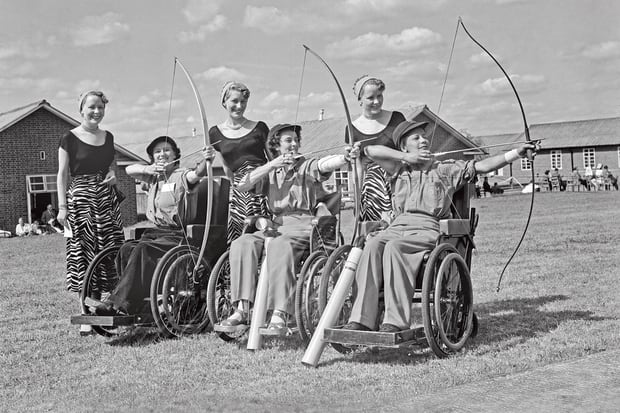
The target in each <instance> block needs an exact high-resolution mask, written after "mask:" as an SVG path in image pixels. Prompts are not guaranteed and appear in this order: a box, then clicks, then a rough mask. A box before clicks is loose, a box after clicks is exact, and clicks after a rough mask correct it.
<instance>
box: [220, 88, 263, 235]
mask: <svg viewBox="0 0 620 413" xmlns="http://www.w3.org/2000/svg"><path fill="white" fill-rule="evenodd" d="M249 98H250V90H249V89H248V88H247V86H245V85H244V84H243V83H239V82H226V83H225V84H224V87H223V88H222V93H221V102H222V106H223V107H224V109H226V111H227V112H228V118H227V119H226V120H225V121H224V122H222V123H221V124H219V125H217V126H213V127H212V128H211V129H210V130H209V137H210V139H211V142H216V143H215V144H214V145H213V147H214V148H215V150H216V151H218V152H219V153H220V155H221V156H222V159H223V161H224V169H225V171H226V176H227V177H228V178H229V179H230V180H231V182H232V183H233V190H232V193H231V198H230V207H229V213H228V243H230V242H232V241H233V240H235V239H236V238H238V237H239V236H240V235H241V231H242V230H243V225H244V220H245V218H246V217H248V216H253V215H257V214H258V215H269V211H268V209H267V203H266V201H265V197H264V196H262V195H254V194H251V193H249V192H245V191H240V190H238V189H237V185H238V184H239V181H240V180H241V178H242V177H243V176H245V175H246V174H247V173H249V172H250V171H251V170H253V169H255V168H256V167H258V166H261V165H264V164H265V163H266V162H267V161H268V160H269V158H270V157H269V150H268V148H267V135H268V134H269V127H267V125H266V124H265V123H264V122H260V121H258V122H257V121H253V120H249V119H247V118H246V117H245V115H244V114H245V109H246V107H247V104H248V99H249Z"/></svg>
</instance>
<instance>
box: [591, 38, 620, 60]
mask: <svg viewBox="0 0 620 413" xmlns="http://www.w3.org/2000/svg"><path fill="white" fill-rule="evenodd" d="M582 55H583V56H584V57H586V58H588V59H596V60H603V59H609V58H615V57H618V56H620V42H614V41H609V42H603V43H599V44H593V45H590V46H588V47H586V48H584V50H583V51H582Z"/></svg>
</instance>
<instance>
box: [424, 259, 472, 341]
mask: <svg viewBox="0 0 620 413" xmlns="http://www.w3.org/2000/svg"><path fill="white" fill-rule="evenodd" d="M473 301H474V300H473V293H472V287H471V279H470V277H469V269H468V268H467V263H466V262H465V260H464V259H463V257H461V255H460V254H449V255H448V256H447V257H445V258H444V259H443V261H442V262H441V265H440V266H439V273H438V274H437V280H436V281H435V297H434V307H435V319H436V320H437V326H438V327H439V329H438V331H439V336H440V337H441V340H442V342H443V344H444V345H445V346H446V347H448V348H449V349H450V350H452V351H459V350H460V349H462V348H463V346H464V345H465V342H466V341H467V339H468V338H469V336H470V334H471V331H472V327H473V322H472V316H473V314H474V310H473Z"/></svg>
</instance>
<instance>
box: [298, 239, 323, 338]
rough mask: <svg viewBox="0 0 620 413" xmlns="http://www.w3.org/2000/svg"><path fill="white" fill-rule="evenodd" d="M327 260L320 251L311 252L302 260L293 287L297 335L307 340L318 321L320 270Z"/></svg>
mask: <svg viewBox="0 0 620 413" xmlns="http://www.w3.org/2000/svg"><path fill="white" fill-rule="evenodd" d="M326 262H327V256H325V254H324V253H323V252H322V251H315V252H313V253H312V254H311V255H310V256H309V257H308V258H307V259H306V261H305V262H304V265H303V267H302V268H301V272H300V274H299V277H298V278H297V288H296V289H295V321H296V322H297V327H298V328H299V335H300V336H301V338H302V339H303V340H304V342H306V343H307V342H309V341H310V338H311V337H312V333H314V329H315V327H316V325H317V324H318V323H319V318H320V316H319V286H320V280H321V278H320V277H321V271H322V270H323V267H324V266H325V263H326Z"/></svg>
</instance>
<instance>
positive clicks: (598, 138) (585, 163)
mask: <svg viewBox="0 0 620 413" xmlns="http://www.w3.org/2000/svg"><path fill="white" fill-rule="evenodd" d="M530 137H531V138H532V139H534V140H536V139H542V141H541V145H542V149H541V150H540V151H539V152H538V155H537V156H536V159H535V161H534V172H535V174H536V175H537V176H542V175H543V174H544V172H545V171H546V170H550V171H551V170H553V169H554V168H558V171H559V172H560V174H561V175H562V176H563V177H565V178H568V177H570V174H571V171H572V169H573V168H577V169H578V170H579V173H580V174H581V176H585V175H586V168H590V169H591V170H593V171H595V170H596V169H597V167H598V166H602V165H607V166H608V168H609V171H610V172H611V173H612V174H613V175H614V176H618V175H619V174H620V117H617V118H604V119H586V120H577V121H566V122H551V123H540V124H535V125H531V126H530ZM475 140H476V142H477V143H479V144H481V145H492V144H497V143H504V142H515V143H521V142H523V141H525V137H524V133H523V132H519V133H513V134H504V135H491V136H479V137H476V138H475ZM515 146H516V145H515ZM512 147H514V146H512ZM510 148H511V147H510V146H506V147H503V148H493V149H489V150H488V152H489V153H490V154H491V155H495V154H497V153H503V152H505V151H508V150H510ZM511 176H512V177H514V178H516V179H517V181H519V182H520V183H522V184H523V185H525V183H527V182H529V181H530V180H531V179H532V172H531V168H530V163H529V162H528V161H527V160H526V159H521V160H520V161H516V162H514V163H513V164H512V165H508V166H506V167H504V168H503V169H501V170H499V171H497V172H496V173H495V174H494V176H493V177H492V179H489V180H490V181H491V182H494V181H498V182H502V181H504V182H505V181H506V179H507V178H508V177H511Z"/></svg>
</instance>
